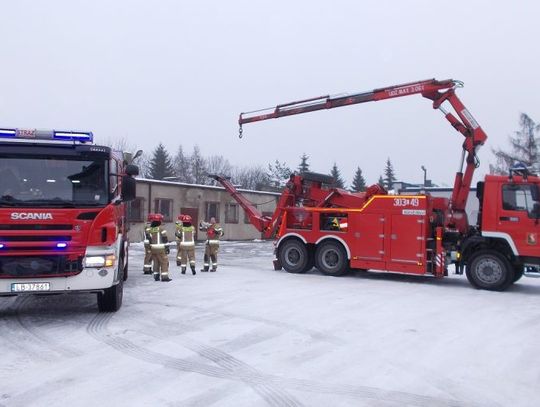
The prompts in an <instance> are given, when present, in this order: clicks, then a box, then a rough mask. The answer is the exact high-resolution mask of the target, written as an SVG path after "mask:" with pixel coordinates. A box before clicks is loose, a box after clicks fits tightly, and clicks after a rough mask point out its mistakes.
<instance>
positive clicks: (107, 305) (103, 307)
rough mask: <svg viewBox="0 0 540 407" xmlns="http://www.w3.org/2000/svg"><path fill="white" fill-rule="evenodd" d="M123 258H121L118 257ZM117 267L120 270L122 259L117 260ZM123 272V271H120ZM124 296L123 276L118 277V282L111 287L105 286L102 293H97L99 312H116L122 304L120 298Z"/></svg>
mask: <svg viewBox="0 0 540 407" xmlns="http://www.w3.org/2000/svg"><path fill="white" fill-rule="evenodd" d="M120 260H123V259H120ZM118 268H120V269H121V270H122V271H123V269H124V267H123V261H119V262H118ZM122 274H123V272H122ZM123 297H124V276H123V275H120V276H119V277H118V284H116V285H113V286H112V287H109V288H106V289H105V290H104V291H103V292H102V293H98V294H97V302H98V309H99V312H116V311H118V310H119V309H120V307H121V306H122V299H123Z"/></svg>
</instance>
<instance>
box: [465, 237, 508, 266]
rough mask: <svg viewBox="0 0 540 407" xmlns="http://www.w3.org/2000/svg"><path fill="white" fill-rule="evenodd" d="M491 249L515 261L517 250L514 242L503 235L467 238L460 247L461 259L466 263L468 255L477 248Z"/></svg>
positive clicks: (477, 249)
mask: <svg viewBox="0 0 540 407" xmlns="http://www.w3.org/2000/svg"><path fill="white" fill-rule="evenodd" d="M484 249H491V250H496V251H498V252H499V253H501V254H503V255H504V256H505V257H506V258H507V259H508V260H510V261H512V262H513V261H515V258H516V256H517V251H516V250H515V245H514V242H513V241H512V240H511V238H510V240H508V239H506V238H505V237H499V236H497V237H489V236H484V235H482V236H473V237H471V238H469V239H467V240H466V241H465V242H464V243H463V245H462V247H461V256H462V257H461V258H462V261H463V262H465V263H468V261H469V259H470V257H471V256H472V255H473V254H474V253H475V252H477V251H479V250H484Z"/></svg>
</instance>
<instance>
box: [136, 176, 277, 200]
mask: <svg viewBox="0 0 540 407" xmlns="http://www.w3.org/2000/svg"><path fill="white" fill-rule="evenodd" d="M135 179H136V180H137V182H142V183H146V184H157V185H169V186H177V187H187V188H201V189H210V190H217V191H225V188H223V187H221V186H216V185H202V184H190V183H187V182H178V181H164V180H157V179H150V178H135ZM238 191H239V192H248V193H250V194H260V195H272V196H280V195H281V193H279V192H269V191H255V190H251V189H240V188H238Z"/></svg>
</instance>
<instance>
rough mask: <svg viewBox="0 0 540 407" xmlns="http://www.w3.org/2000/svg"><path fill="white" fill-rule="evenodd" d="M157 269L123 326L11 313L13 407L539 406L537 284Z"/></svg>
mask: <svg viewBox="0 0 540 407" xmlns="http://www.w3.org/2000/svg"><path fill="white" fill-rule="evenodd" d="M197 250H198V251H197V256H198V260H199V264H197V269H199V268H200V266H201V262H200V259H201V257H202V255H201V250H202V247H198V248H197ZM172 254H174V251H173V253H172ZM142 256H143V251H142V246H140V245H132V247H131V257H130V278H129V280H128V281H127V284H126V288H125V297H124V305H123V307H122V309H121V310H120V311H119V312H117V313H114V314H99V313H98V312H97V306H96V303H95V296H94V295H92V296H91V295H82V296H52V297H20V298H17V299H16V298H0V330H1V331H0V332H1V335H0V350H1V353H0V355H1V359H0V406H66V405H70V406H88V405H92V406H94V405H100V406H113V405H114V406H235V407H238V406H276V407H281V406H332V407H337V406H429V407H432V406H538V405H540V389H539V383H540V356H539V348H540V345H539V344H540V281H538V280H533V279H530V278H523V279H522V280H520V281H519V282H518V283H516V284H515V285H514V286H513V287H511V288H510V289H509V290H508V291H507V292H504V293H495V292H487V291H477V290H474V289H472V288H471V287H470V286H469V284H468V282H467V281H466V278H465V277H460V276H452V277H449V278H446V279H443V280H438V281H437V280H434V279H428V278H412V277H409V276H400V275H386V274H369V273H368V274H366V273H357V274H352V275H349V276H346V277H342V278H332V277H326V276H322V275H320V274H319V273H317V272H316V271H312V272H310V273H308V274H303V275H294V274H288V273H286V272H284V271H274V270H273V269H272V262H271V260H272V244H271V243H270V242H245V243H244V242H224V243H223V244H222V251H221V257H220V269H219V270H218V272H217V273H198V274H197V275H196V276H192V275H184V276H182V275H180V273H179V270H178V268H177V267H176V265H174V266H172V277H173V281H172V282H170V283H161V282H154V281H153V280H152V279H151V277H150V276H145V275H143V274H142V272H141V271H140V270H142ZM171 264H172V262H171Z"/></svg>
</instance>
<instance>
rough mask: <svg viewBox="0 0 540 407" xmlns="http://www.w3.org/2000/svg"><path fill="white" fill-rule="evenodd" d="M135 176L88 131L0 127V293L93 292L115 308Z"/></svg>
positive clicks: (110, 308)
mask: <svg viewBox="0 0 540 407" xmlns="http://www.w3.org/2000/svg"><path fill="white" fill-rule="evenodd" d="M137 173H138V170H137V167H136V166H133V165H127V163H126V162H125V161H124V158H123V155H122V153H121V152H118V151H114V150H112V149H111V148H110V147H107V146H96V145H94V144H93V134H92V133H91V132H74V131H56V130H34V129H30V130H26V129H24V130H23V129H0V295H2V296H12V295H21V294H29V293H30V294H36V293H37V294H57V293H74V292H93V293H96V294H97V299H98V306H99V309H100V310H101V311H116V310H118V309H119V308H120V306H121V304H122V296H123V281H124V280H125V279H126V278H127V273H128V270H127V264H128V262H127V259H128V237H127V225H128V223H127V222H126V203H127V202H128V201H130V200H132V199H134V198H135V180H134V179H133V178H132V176H133V175H136V174H137Z"/></svg>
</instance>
